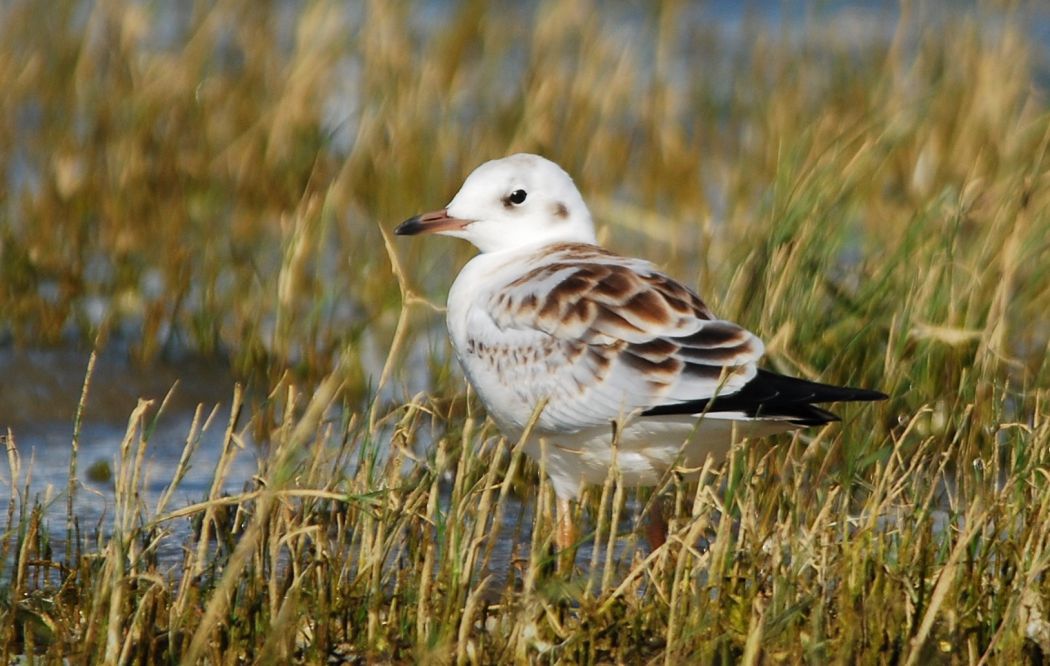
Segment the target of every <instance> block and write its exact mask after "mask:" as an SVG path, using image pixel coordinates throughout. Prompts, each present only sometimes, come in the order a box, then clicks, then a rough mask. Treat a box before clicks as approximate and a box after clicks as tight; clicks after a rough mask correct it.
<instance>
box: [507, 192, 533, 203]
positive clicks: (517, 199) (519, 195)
mask: <svg viewBox="0 0 1050 666" xmlns="http://www.w3.org/2000/svg"><path fill="white" fill-rule="evenodd" d="M526 196H528V193H527V192H525V190H514V191H513V192H511V193H510V196H509V197H507V198H508V199H510V202H511V203H512V204H514V205H518V204H523V203H525V197H526Z"/></svg>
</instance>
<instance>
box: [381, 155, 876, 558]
mask: <svg viewBox="0 0 1050 666" xmlns="http://www.w3.org/2000/svg"><path fill="white" fill-rule="evenodd" d="M395 233H397V234H399V235H406V236H411V235H415V234H423V233H437V234H442V235H445V236H454V237H456V238H462V239H465V240H467V241H470V242H471V243H473V244H474V245H475V246H476V247H477V248H478V249H479V250H480V251H481V253H480V254H478V255H477V256H476V257H474V258H473V259H471V260H470V262H468V263H467V265H466V266H464V267H463V270H462V271H460V273H459V276H458V277H457V278H456V281H455V282H454V283H453V285H452V289H451V291H450V292H449V295H448V331H449V336H450V337H451V339H452V346H453V347H454V348H455V351H456V356H457V357H458V358H459V362H460V364H461V365H462V366H463V371H464V373H465V374H466V376H467V379H468V380H469V381H470V383H471V384H472V385H473V386H474V389H475V391H476V392H477V394H478V396H479V397H480V398H481V400H482V402H483V403H484V404H485V407H486V408H487V410H488V413H489V415H490V416H491V417H492V419H493V420H494V421H495V422H496V424H497V425H498V426H499V428H500V430H501V431H502V432H503V434H504V435H506V436H507V437H508V438H510V439H512V440H513V439H516V438H519V437H520V436H521V435H522V434H523V432H524V430H525V428H526V426H527V424H528V422H529V421H530V419H531V418H532V417H533V415H534V413H535V412H536V410H537V409H538V408H539V407H540V405H541V404H543V403H544V402H545V403H546V404H545V405H543V407H542V411H541V412H540V414H539V417H538V419H537V420H536V423H535V425H534V427H533V429H532V431H531V434H530V438H529V439H528V441H527V442H526V444H525V447H526V448H525V451H526V453H527V454H528V455H529V456H530V457H532V458H533V459H534V460H537V461H538V460H540V458H541V456H542V455H544V452H545V455H546V457H547V459H546V470H547V474H548V475H549V476H550V479H551V482H552V484H553V486H554V490H555V493H556V494H557V497H558V505H557V512H558V519H557V522H558V531H557V534H556V542H557V545H558V546H559V548H565V547H567V546H569V545H571V542H572V539H573V526H572V524H571V513H570V511H569V509H570V505H569V502H570V500H574V499H578V497H579V495H580V490H581V487H582V485H583V484H585V483H603V482H604V481H605V480H606V478H607V475H608V474H609V470H610V469H611V468H612V467H613V465H614V457H615V459H616V461H615V465H616V466H617V468H618V474H619V477H620V479H621V482H622V483H624V484H626V485H631V486H638V485H640V486H645V485H654V484H656V483H658V482H659V480H660V478H661V477H662V476H663V475H664V473H665V472H666V471H667V469H668V468H669V467H671V466H674V465H681V466H683V467H688V468H696V467H699V466H700V465H702V464H703V461H704V459H705V458H706V457H707V456H709V455H713V456H723V455H724V454H725V453H726V452H727V451H728V450H729V448H730V446H731V445H732V444H733V442H734V439H737V440H739V439H742V438H744V437H754V436H761V435H768V434H772V433H777V432H783V431H787V430H794V429H798V428H803V427H806V426H817V425H823V424H825V423H829V422H831V421H836V420H838V417H836V416H835V415H834V414H832V413H831V412H828V411H826V410H824V409H821V408H820V407H817V406H815V404H814V403H826V402H842V401H852V400H880V399H883V398H885V397H886V396H885V395H884V394H882V393H879V392H877V391H869V390H865V389H856V388H846V387H838V386H829V385H826V384H817V383H814V382H809V381H805V380H802V379H795V378H792V377H786V376H783V375H778V374H775V373H772V372H769V371H767V370H760V369H759V368H758V367H757V365H756V363H757V361H758V360H759V358H761V356H762V354H763V351H764V347H763V345H762V341H761V340H759V339H758V338H757V337H755V335H753V334H752V333H750V332H749V331H748V330H746V329H744V328H742V327H741V326H738V325H737V324H734V323H733V322H730V321H726V320H724V319H718V318H717V317H715V316H714V315H713V314H712V313H711V311H710V310H709V309H708V308H707V306H706V305H704V303H703V301H701V300H700V298H699V297H698V296H697V295H696V294H694V293H693V292H692V291H691V290H690V289H688V288H686V287H684V286H683V285H682V284H680V283H679V282H677V281H675V280H674V279H672V278H670V277H668V276H667V275H664V274H663V273H661V272H660V271H659V270H657V269H656V268H655V267H654V266H653V265H652V264H650V263H649V262H647V261H645V260H642V259H633V258H629V257H623V256H620V255H617V254H614V253H612V252H609V251H608V250H605V249H603V248H601V247H599V246H598V245H597V239H596V238H595V234H594V224H593V222H592V221H591V214H590V212H589V211H588V210H587V205H586V204H585V203H584V202H583V198H582V197H581V196H580V193H579V191H577V189H576V186H575V185H574V184H573V182H572V178H570V177H569V175H568V174H567V173H565V171H563V170H562V169H561V167H559V166H558V165H557V164H555V163H554V162H551V161H550V160H547V159H544V158H542V157H539V156H537V155H528V154H518V155H511V156H510V157H505V158H503V159H499V160H493V161H491V162H486V163H484V164H482V165H481V166H479V167H478V168H477V169H475V170H474V172H473V173H471V174H470V176H469V177H467V180H466V182H464V183H463V187H462V188H461V189H460V190H459V192H458V193H457V194H456V196H455V197H453V199H452V201H451V202H450V203H449V204H448V206H446V207H445V208H444V209H443V210H439V211H435V212H433V213H426V214H424V215H419V216H416V217H413V218H411V219H408V220H406V221H405V222H404V223H402V224H401V225H400V226H399V227H397V229H396V231H395ZM614 424H615V427H614ZM614 431H615V433H616V434H615V446H614V443H613V442H614V434H613V433H614ZM544 440H546V446H544V445H543V443H542V442H543V441H544Z"/></svg>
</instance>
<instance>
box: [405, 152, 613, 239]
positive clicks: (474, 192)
mask: <svg viewBox="0 0 1050 666" xmlns="http://www.w3.org/2000/svg"><path fill="white" fill-rule="evenodd" d="M394 233H396V234H398V235H402V236H412V235H415V234H422V233H437V234H441V235H443V236H454V237H456V238H463V239H466V240H468V241H470V242H471V243H473V244H474V246H475V247H477V248H478V249H479V250H481V251H482V252H499V251H501V250H514V249H517V248H521V247H526V246H530V245H543V244H547V243H565V242H573V243H596V242H597V240H596V238H595V236H594V223H593V222H591V214H590V212H589V211H588V210H587V205H586V204H585V203H583V197H581V196H580V193H579V191H577V189H576V186H575V185H573V182H572V178H570V177H569V174H567V173H565V171H563V170H562V168H561V167H559V166H558V165H557V164H555V163H554V162H551V161H550V160H548V159H544V158H542V157H540V156H539V155H529V154H527V153H518V154H517V155H511V156H510V157H504V158H503V159H499V160H492V161H491V162H485V163H484V164H482V165H481V166H479V167H478V168H477V169H474V171H473V172H472V173H471V174H470V175H469V176H467V180H466V182H464V183H463V187H461V188H460V189H459V192H457V193H456V196H454V197H452V201H451V202H449V204H448V206H446V207H445V208H444V210H439V211H434V212H433V213H426V214H424V215H417V216H416V217H413V218H410V219H408V220H405V221H404V222H403V223H402V224H401V225H400V226H399V227H398V228H397V229H395V230H394Z"/></svg>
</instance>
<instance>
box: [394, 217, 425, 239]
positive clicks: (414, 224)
mask: <svg viewBox="0 0 1050 666" xmlns="http://www.w3.org/2000/svg"><path fill="white" fill-rule="evenodd" d="M419 218H420V216H419V215H416V216H415V217H410V218H408V219H407V220H405V221H404V222H402V223H401V224H399V225H397V228H396V229H394V233H395V234H396V235H398V236H415V235H416V234H418V233H419V232H420V231H422V230H423V224H422V223H421V222H420V221H419Z"/></svg>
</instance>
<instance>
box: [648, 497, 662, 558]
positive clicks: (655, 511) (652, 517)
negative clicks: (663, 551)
mask: <svg viewBox="0 0 1050 666" xmlns="http://www.w3.org/2000/svg"><path fill="white" fill-rule="evenodd" d="M645 540H646V541H647V542H648V543H649V552H652V551H654V550H656V549H657V548H659V547H660V546H662V545H664V542H666V541H667V516H666V515H665V514H664V503H663V502H662V501H660V498H656V499H655V500H654V501H653V504H652V507H651V508H650V509H649V511H648V512H647V515H646V517H645Z"/></svg>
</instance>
